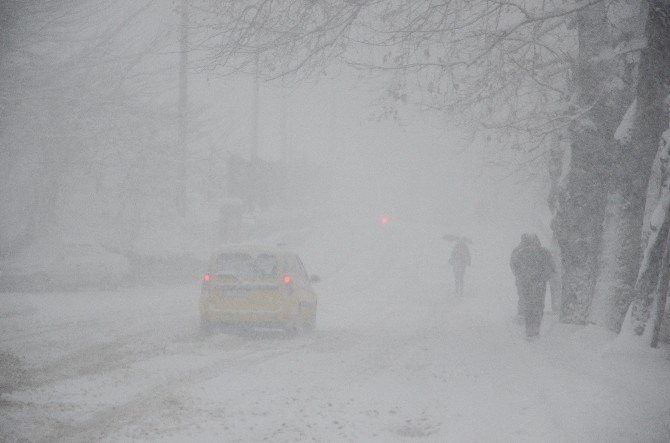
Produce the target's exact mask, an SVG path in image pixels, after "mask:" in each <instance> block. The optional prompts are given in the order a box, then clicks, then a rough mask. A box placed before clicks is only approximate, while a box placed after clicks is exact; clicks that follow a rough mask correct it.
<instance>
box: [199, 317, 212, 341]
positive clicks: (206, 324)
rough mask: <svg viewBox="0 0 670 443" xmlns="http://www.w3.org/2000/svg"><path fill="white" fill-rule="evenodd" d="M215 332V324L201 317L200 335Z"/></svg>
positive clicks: (205, 335) (208, 334) (204, 335)
mask: <svg viewBox="0 0 670 443" xmlns="http://www.w3.org/2000/svg"><path fill="white" fill-rule="evenodd" d="M213 332H214V324H212V322H211V321H209V320H207V319H206V318H203V317H200V335H201V336H203V337H207V336H210V335H212V333H213Z"/></svg>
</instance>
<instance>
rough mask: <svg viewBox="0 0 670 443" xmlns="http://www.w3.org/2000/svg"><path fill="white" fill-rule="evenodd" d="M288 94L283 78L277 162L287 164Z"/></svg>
mask: <svg viewBox="0 0 670 443" xmlns="http://www.w3.org/2000/svg"><path fill="white" fill-rule="evenodd" d="M287 114H288V94H287V93H286V80H285V77H282V79H281V114H280V120H279V131H280V133H281V134H280V135H281V146H280V151H279V161H280V162H288V161H289V152H288V132H287V130H288V128H287V120H288V115H287Z"/></svg>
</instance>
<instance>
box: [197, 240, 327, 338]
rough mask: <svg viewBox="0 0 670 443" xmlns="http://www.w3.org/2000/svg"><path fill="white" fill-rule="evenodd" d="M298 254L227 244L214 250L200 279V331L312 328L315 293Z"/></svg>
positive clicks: (313, 279)
mask: <svg viewBox="0 0 670 443" xmlns="http://www.w3.org/2000/svg"><path fill="white" fill-rule="evenodd" d="M318 280H319V279H318V277H316V276H311V277H310V276H309V275H308V274H307V271H305V268H304V266H303V264H302V262H301V261H300V258H299V257H298V255H297V254H295V253H293V252H289V251H285V250H284V249H282V248H274V247H265V246H255V245H253V246H244V245H240V246H229V247H226V248H223V249H222V250H220V251H219V252H218V253H217V254H215V255H214V256H213V257H212V259H211V261H210V264H209V268H208V269H207V271H206V273H205V275H204V277H203V282H202V294H201V296H200V320H201V326H202V331H203V333H205V334H206V333H209V332H210V331H211V329H212V328H213V327H215V326H217V325H221V326H232V327H238V326H241V327H251V328H253V327H261V328H281V329H285V330H287V331H290V332H295V333H297V332H300V331H303V330H311V329H314V327H315V326H316V304H317V296H316V294H315V293H314V291H313V289H312V286H311V284H312V283H315V282H317V281H318Z"/></svg>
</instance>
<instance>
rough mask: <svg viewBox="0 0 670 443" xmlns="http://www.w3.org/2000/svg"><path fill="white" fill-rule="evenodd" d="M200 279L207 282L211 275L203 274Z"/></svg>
mask: <svg viewBox="0 0 670 443" xmlns="http://www.w3.org/2000/svg"><path fill="white" fill-rule="evenodd" d="M202 279H203V280H204V281H205V283H209V281H210V280H211V279H212V277H211V276H210V275H209V274H205V276H204V277H203V278H202Z"/></svg>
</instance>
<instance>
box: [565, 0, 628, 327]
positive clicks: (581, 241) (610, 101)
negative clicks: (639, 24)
mask: <svg viewBox="0 0 670 443" xmlns="http://www.w3.org/2000/svg"><path fill="white" fill-rule="evenodd" d="M577 28H578V35H579V60H578V65H577V66H576V70H575V80H576V84H577V88H578V90H577V91H576V96H577V105H578V107H577V109H579V110H586V111H585V112H584V113H583V114H582V115H581V117H580V118H579V119H578V120H577V121H576V122H575V124H574V125H573V127H572V129H571V134H570V139H571V143H570V151H571V162H570V169H569V172H568V173H567V180H566V183H565V184H564V186H563V188H562V189H561V190H560V191H559V192H558V196H557V202H558V205H557V210H556V214H555V217H554V220H553V223H552V227H553V229H554V235H555V237H556V240H557V242H558V245H559V247H560V249H561V264H562V268H563V281H562V287H563V294H562V300H561V317H560V318H561V321H562V322H564V323H576V324H584V323H586V322H587V320H588V314H589V309H590V306H591V301H592V296H593V292H594V287H595V285H596V277H597V275H598V266H599V260H598V259H599V254H600V246H601V237H602V226H603V221H604V219H605V203H606V196H607V183H608V177H609V176H610V171H611V170H612V168H611V164H612V162H613V158H612V157H611V152H610V151H611V150H610V149H609V147H610V146H611V145H612V141H613V134H614V130H615V129H616V127H617V125H618V123H619V121H620V120H621V117H622V115H623V113H622V112H621V110H620V108H621V107H622V106H621V103H620V102H621V101H622V97H621V93H620V92H617V91H609V90H608V84H609V83H610V82H611V80H612V78H613V76H614V75H615V73H616V70H617V66H616V63H615V61H613V60H612V59H611V58H607V57H603V54H604V53H606V51H608V50H611V48H612V47H613V45H614V44H615V41H614V35H615V34H614V32H613V28H612V26H611V24H610V23H609V21H608V20H607V5H605V4H604V3H598V4H596V5H593V6H591V7H589V8H587V9H585V10H583V11H582V12H580V13H579V15H578V17H577ZM573 111H576V109H573ZM580 112H582V111H580ZM619 113H620V114H619Z"/></svg>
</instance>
